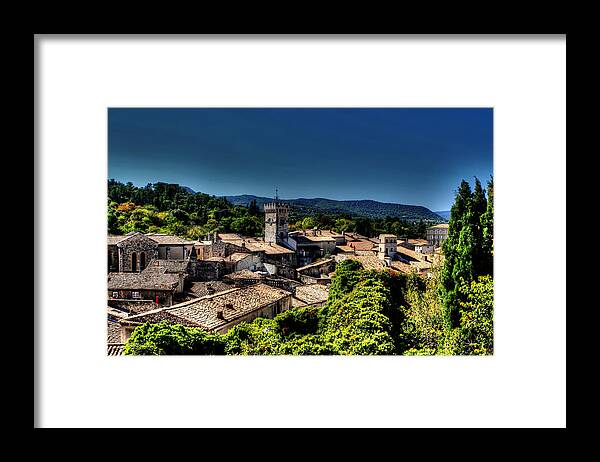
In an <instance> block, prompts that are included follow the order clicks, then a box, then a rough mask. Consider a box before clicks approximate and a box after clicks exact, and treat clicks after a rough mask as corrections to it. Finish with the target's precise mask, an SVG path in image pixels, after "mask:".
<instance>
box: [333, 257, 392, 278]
mask: <svg viewBox="0 0 600 462" xmlns="http://www.w3.org/2000/svg"><path fill="white" fill-rule="evenodd" d="M334 258H335V261H336V263H339V262H342V261H344V260H355V261H357V262H359V263H360V264H361V265H362V266H363V268H364V269H366V270H377V271H381V270H383V269H386V268H387V265H386V263H385V261H384V260H382V259H380V258H379V257H378V256H376V255H375V254H371V255H336V256H335V257H334ZM330 276H332V274H330Z"/></svg>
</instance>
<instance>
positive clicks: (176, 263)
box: [142, 259, 189, 273]
mask: <svg viewBox="0 0 600 462" xmlns="http://www.w3.org/2000/svg"><path fill="white" fill-rule="evenodd" d="M188 265H189V260H165V259H154V260H152V261H151V262H150V263H149V264H148V266H147V267H146V268H145V269H144V271H142V272H153V271H155V272H160V273H185V272H186V271H187V267H188Z"/></svg>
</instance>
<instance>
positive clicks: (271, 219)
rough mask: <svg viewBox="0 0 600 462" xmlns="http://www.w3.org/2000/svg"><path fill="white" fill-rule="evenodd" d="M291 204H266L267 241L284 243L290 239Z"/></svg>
mask: <svg viewBox="0 0 600 462" xmlns="http://www.w3.org/2000/svg"><path fill="white" fill-rule="evenodd" d="M289 213H290V209H289V206H288V205H286V204H282V203H279V202H271V203H269V204H265V242H272V243H274V244H283V243H285V242H287V240H288V224H289Z"/></svg>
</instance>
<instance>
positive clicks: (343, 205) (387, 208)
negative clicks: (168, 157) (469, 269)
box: [225, 194, 449, 222]
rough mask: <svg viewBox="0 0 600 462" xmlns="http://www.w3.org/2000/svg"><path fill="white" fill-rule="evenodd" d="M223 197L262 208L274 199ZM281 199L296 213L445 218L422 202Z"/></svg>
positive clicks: (442, 219) (437, 219)
mask: <svg viewBox="0 0 600 462" xmlns="http://www.w3.org/2000/svg"><path fill="white" fill-rule="evenodd" d="M225 197H226V198H227V200H228V201H229V202H231V203H232V204H234V205H248V204H249V203H250V202H251V201H253V200H255V201H256V205H258V206H259V207H260V208H261V209H263V208H264V204H265V203H268V202H273V199H272V198H269V197H259V196H253V195H250V194H243V195H241V196H225ZM280 202H285V203H287V204H290V205H291V206H292V207H293V208H295V209H296V210H297V211H298V212H300V213H307V214H310V213H319V212H322V213H332V214H348V215H351V216H362V217H367V218H385V217H386V216H390V217H393V218H401V219H404V220H420V219H423V220H431V221H436V222H440V221H445V220H446V219H445V218H444V217H443V216H441V215H438V214H436V213H434V212H432V211H431V210H429V209H428V208H426V207H423V206H421V205H405V204H393V203H387V202H378V201H372V200H357V201H337V200H333V199H324V198H320V197H318V198H315V199H304V198H301V199H280ZM448 213H449V212H448Z"/></svg>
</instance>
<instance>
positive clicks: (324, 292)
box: [294, 284, 329, 305]
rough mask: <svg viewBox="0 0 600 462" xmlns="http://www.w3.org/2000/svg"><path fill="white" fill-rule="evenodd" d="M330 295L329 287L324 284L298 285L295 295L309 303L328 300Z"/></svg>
mask: <svg viewBox="0 0 600 462" xmlns="http://www.w3.org/2000/svg"><path fill="white" fill-rule="evenodd" d="M328 296H329V288H328V287H327V286H325V285H323V284H308V285H305V286H298V287H296V294H295V295H294V297H296V298H297V299H298V300H300V301H303V302H305V303H306V304H307V305H310V304H312V303H322V302H325V301H327V297H328Z"/></svg>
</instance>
